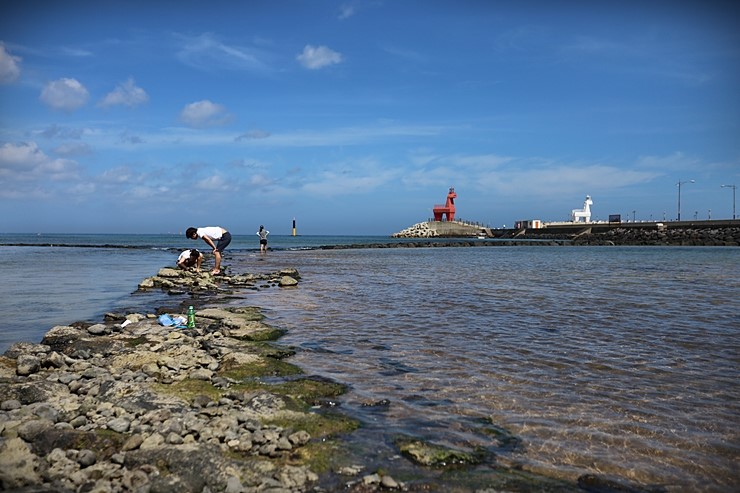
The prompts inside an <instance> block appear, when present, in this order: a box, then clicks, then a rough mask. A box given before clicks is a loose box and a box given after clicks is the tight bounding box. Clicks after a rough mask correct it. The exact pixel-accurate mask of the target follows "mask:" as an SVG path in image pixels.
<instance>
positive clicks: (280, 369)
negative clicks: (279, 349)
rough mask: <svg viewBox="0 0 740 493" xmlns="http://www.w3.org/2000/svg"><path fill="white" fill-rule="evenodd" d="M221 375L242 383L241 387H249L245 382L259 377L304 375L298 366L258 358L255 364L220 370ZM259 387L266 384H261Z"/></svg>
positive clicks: (226, 367) (272, 359) (225, 367)
mask: <svg viewBox="0 0 740 493" xmlns="http://www.w3.org/2000/svg"><path fill="white" fill-rule="evenodd" d="M218 373H219V375H220V376H222V377H226V378H231V379H232V380H237V381H240V382H241V383H240V384H239V386H247V387H249V386H250V384H249V382H245V380H247V379H256V378H259V377H287V376H292V375H300V374H302V373H303V370H301V369H300V368H299V367H297V366H296V365H292V364H290V363H286V362H285V361H281V360H278V359H274V358H262V357H258V358H257V359H256V360H254V361H253V362H250V363H249V364H245V365H237V366H224V367H223V368H222V369H220V370H219V372H218ZM259 386H264V384H262V383H259Z"/></svg>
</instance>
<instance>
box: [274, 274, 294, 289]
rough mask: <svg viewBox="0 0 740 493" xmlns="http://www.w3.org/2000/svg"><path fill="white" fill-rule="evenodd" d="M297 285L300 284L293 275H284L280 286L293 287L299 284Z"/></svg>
mask: <svg viewBox="0 0 740 493" xmlns="http://www.w3.org/2000/svg"><path fill="white" fill-rule="evenodd" d="M297 285H298V280H297V279H295V278H293V277H290V276H282V277H281V278H280V283H279V286H280V287H281V288H287V287H292V286H297Z"/></svg>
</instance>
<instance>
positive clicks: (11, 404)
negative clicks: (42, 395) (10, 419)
mask: <svg viewBox="0 0 740 493" xmlns="http://www.w3.org/2000/svg"><path fill="white" fill-rule="evenodd" d="M20 408H21V401H19V400H16V399H8V400H7V401H3V402H2V403H0V410H1V411H13V410H15V409H20Z"/></svg>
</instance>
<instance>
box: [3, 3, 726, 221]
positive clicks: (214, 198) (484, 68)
mask: <svg viewBox="0 0 740 493" xmlns="http://www.w3.org/2000/svg"><path fill="white" fill-rule="evenodd" d="M731 5H732V3H730V2H727V3H724V2H712V1H708V2H707V1H702V2H678V1H676V2H661V1H656V2H642V1H641V2H630V1H627V2H607V1H598V0H594V1H552V2H549V1H539V2H534V1H522V2H498V1H493V0H492V1H482V0H478V1H466V0H458V1H452V0H450V1H433V0H430V1H422V0H418V1H411V0H408V1H407V0H377V1H376V0H368V1H364V0H357V1H352V0H348V1H342V0H338V1H320V0H319V1H297V0H296V1H284V0H272V1H260V0H254V1H244V2H227V1H221V0H211V1H208V2H199V1H187V0H181V1H177V2H172V1H156V2H154V1H146V2H137V1H128V2H123V1H99V0H97V1H38V0H37V1H15V0H11V1H6V2H3V4H2V7H0V14H1V15H0V210H1V211H2V215H1V217H0V232H80V233H87V232H126V233H135V232H141V233H165V232H180V231H184V229H185V228H187V227H188V226H211V225H221V226H223V227H226V228H228V229H229V230H231V231H232V232H233V233H236V234H242V233H243V234H253V233H254V231H256V230H257V228H258V226H259V225H260V224H264V225H265V226H266V227H267V228H268V229H269V230H271V232H272V233H273V234H289V233H290V229H291V225H292V220H293V218H294V217H295V218H296V221H297V224H298V229H299V233H302V234H377V235H389V234H392V233H394V232H396V231H399V230H401V229H403V228H405V227H407V226H410V225H412V224H414V223H416V222H420V221H425V220H427V219H428V218H430V217H431V216H432V212H431V209H432V206H433V205H434V204H436V203H441V202H444V199H445V196H446V194H447V190H448V188H449V187H450V186H454V187H455V189H456V191H457V194H458V199H457V201H456V205H457V215H458V217H460V218H462V219H467V220H470V221H478V222H481V223H484V224H488V225H490V226H493V227H501V226H502V225H504V224H505V225H509V226H510V225H511V224H512V223H513V222H514V221H515V220H517V219H542V220H544V221H559V220H566V219H568V218H569V215H570V211H571V209H574V208H579V207H580V206H581V205H582V203H583V200H584V197H585V196H586V195H587V194H588V195H591V196H592V198H593V202H594V205H593V206H592V211H593V216H592V219H607V217H608V215H609V214H622V215H623V216H625V215H628V216H629V217H630V219H631V218H632V216H633V215H634V217H635V218H636V219H638V220H641V219H643V220H649V219H656V220H658V219H659V220H662V219H663V218H664V217H665V218H666V219H667V220H672V219H675V218H676V215H677V208H678V206H677V196H678V187H677V183H678V182H679V181H688V180H695V182H694V183H687V184H684V185H683V186H682V187H681V216H682V219H693V218H694V216H695V215H696V216H697V217H698V218H699V219H707V217H709V215H710V211H711V218H712V219H720V218H729V217H731V215H732V195H733V192H732V189H731V188H727V187H726V188H721V185H723V184H736V185H740V89H739V88H740V15H738V10H737V8H734V7H731ZM633 211H634V213H633Z"/></svg>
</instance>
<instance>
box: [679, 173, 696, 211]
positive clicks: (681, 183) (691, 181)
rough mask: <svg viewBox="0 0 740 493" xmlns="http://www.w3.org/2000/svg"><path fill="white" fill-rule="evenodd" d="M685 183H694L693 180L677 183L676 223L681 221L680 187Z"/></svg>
mask: <svg viewBox="0 0 740 493" xmlns="http://www.w3.org/2000/svg"><path fill="white" fill-rule="evenodd" d="M685 183H694V180H689V181H679V182H678V184H677V185H678V221H680V220H681V185H683V184H685Z"/></svg>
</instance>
